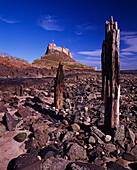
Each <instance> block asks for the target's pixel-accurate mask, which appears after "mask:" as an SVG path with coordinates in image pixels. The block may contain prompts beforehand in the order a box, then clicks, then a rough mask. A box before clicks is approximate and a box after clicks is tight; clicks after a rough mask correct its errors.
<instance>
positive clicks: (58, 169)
mask: <svg viewBox="0 0 137 170" xmlns="http://www.w3.org/2000/svg"><path fill="white" fill-rule="evenodd" d="M69 162H70V161H69V160H66V159H63V158H49V159H47V160H46V161H45V162H44V163H43V170H54V169H55V170H65V169H66V167H67V165H68V164H69Z"/></svg>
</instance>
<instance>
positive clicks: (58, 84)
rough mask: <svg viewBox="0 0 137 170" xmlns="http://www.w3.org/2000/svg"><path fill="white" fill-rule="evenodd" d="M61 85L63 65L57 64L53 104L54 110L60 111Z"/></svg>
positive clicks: (61, 103)
mask: <svg viewBox="0 0 137 170" xmlns="http://www.w3.org/2000/svg"><path fill="white" fill-rule="evenodd" d="M63 84H64V73H63V64H61V63H59V67H58V70H57V75H56V79H55V85H54V104H55V107H56V109H62V107H63Z"/></svg>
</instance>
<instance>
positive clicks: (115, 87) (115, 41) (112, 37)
mask: <svg viewBox="0 0 137 170" xmlns="http://www.w3.org/2000/svg"><path fill="white" fill-rule="evenodd" d="M119 42H120V30H119V29H117V22H115V24H114V23H113V17H111V23H109V22H108V21H106V27H105V40H104V41H103V45H102V56H101V60H102V100H103V101H104V103H105V131H106V134H111V133H112V132H113V129H114V127H117V126H119V99H120V61H119Z"/></svg>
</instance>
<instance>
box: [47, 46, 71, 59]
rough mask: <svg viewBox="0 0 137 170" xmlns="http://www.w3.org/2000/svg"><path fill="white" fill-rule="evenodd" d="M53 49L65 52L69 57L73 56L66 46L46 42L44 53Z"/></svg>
mask: <svg viewBox="0 0 137 170" xmlns="http://www.w3.org/2000/svg"><path fill="white" fill-rule="evenodd" d="M54 51H56V52H62V53H65V54H66V55H68V56H69V57H70V58H73V57H72V54H71V52H70V51H69V49H68V48H64V47H57V46H56V44H54V43H49V44H48V47H47V51H46V54H48V53H49V52H54Z"/></svg>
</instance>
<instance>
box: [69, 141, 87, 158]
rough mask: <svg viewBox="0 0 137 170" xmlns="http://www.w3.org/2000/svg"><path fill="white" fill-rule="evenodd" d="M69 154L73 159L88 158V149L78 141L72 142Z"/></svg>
mask: <svg viewBox="0 0 137 170" xmlns="http://www.w3.org/2000/svg"><path fill="white" fill-rule="evenodd" d="M67 155H68V156H69V158H70V160H72V161H75V160H85V159H86V158H87V154H86V150H85V149H84V148H83V147H82V146H80V145H78V144H77V143H74V144H72V146H71V147H70V149H69V151H68V153H67Z"/></svg>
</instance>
